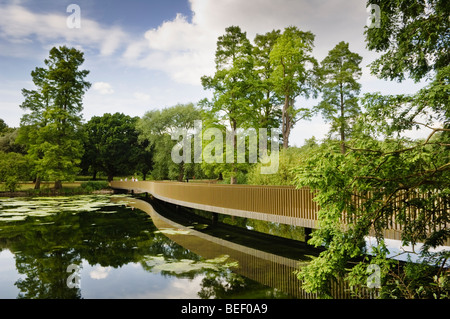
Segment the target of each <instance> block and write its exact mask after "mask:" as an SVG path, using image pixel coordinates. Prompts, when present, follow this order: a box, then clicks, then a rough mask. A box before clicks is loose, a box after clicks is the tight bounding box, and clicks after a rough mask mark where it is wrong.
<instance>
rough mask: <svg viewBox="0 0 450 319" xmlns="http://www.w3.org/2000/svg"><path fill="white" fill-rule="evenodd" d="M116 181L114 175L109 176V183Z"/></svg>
mask: <svg viewBox="0 0 450 319" xmlns="http://www.w3.org/2000/svg"><path fill="white" fill-rule="evenodd" d="M113 179H114V176H113V175H112V174H108V182H112V181H113Z"/></svg>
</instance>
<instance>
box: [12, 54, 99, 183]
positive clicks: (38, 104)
mask: <svg viewBox="0 0 450 319" xmlns="http://www.w3.org/2000/svg"><path fill="white" fill-rule="evenodd" d="M83 56H84V54H83V52H81V51H79V50H77V49H75V48H68V47H66V46H62V47H59V48H56V47H54V48H52V49H51V50H50V55H49V58H48V59H45V61H44V62H45V65H46V67H37V68H36V69H35V70H34V71H32V72H31V76H32V79H33V83H34V85H35V87H36V89H35V90H28V89H23V90H22V94H23V96H24V98H25V101H24V102H23V103H22V105H21V108H22V109H24V110H27V111H30V113H28V114H25V115H24V116H23V117H22V120H21V126H22V127H26V128H24V129H23V130H22V131H21V133H22V136H21V138H20V140H21V141H22V142H23V143H24V144H26V145H27V148H28V155H29V157H30V158H32V159H33V161H35V162H36V175H37V176H38V180H39V179H40V178H43V177H47V178H50V179H52V180H55V188H56V189H59V188H61V187H62V184H61V181H62V180H66V179H67V180H73V179H74V178H75V176H76V174H77V173H78V170H79V169H78V165H79V164H80V160H81V156H82V155H83V148H82V145H81V140H80V134H79V132H80V125H81V112H82V109H83V103H82V99H83V96H84V93H85V92H86V90H88V89H89V87H90V85H91V84H90V83H89V82H87V81H85V80H84V79H85V77H86V76H87V75H88V74H89V71H87V70H79V67H80V66H81V64H83V62H84V57H83ZM37 184H39V183H37Z"/></svg>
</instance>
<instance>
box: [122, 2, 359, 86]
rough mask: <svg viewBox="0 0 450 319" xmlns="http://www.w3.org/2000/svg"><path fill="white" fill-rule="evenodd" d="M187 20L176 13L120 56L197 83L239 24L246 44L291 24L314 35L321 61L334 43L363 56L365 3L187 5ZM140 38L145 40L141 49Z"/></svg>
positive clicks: (211, 68) (209, 71)
mask: <svg viewBox="0 0 450 319" xmlns="http://www.w3.org/2000/svg"><path fill="white" fill-rule="evenodd" d="M190 4H191V10H192V14H193V17H192V21H191V22H190V21H188V19H187V18H186V17H185V16H183V15H181V14H178V15H177V16H176V17H175V18H174V19H173V20H170V21H165V22H164V23H163V24H161V25H160V26H159V27H158V28H154V29H150V30H148V31H147V32H146V33H145V35H144V37H143V38H141V39H139V40H137V41H136V42H134V43H131V44H129V46H128V48H127V50H126V52H125V54H124V55H123V57H124V58H125V60H126V61H127V62H128V63H130V64H132V65H135V66H140V67H145V68H148V69H151V70H159V71H163V72H165V73H167V74H168V75H169V76H170V77H171V78H172V79H173V80H175V81H177V82H179V83H188V84H193V85H199V84H200V78H201V76H203V75H212V74H213V73H214V54H215V50H216V42H217V38H218V37H219V36H220V35H223V34H224V33H225V28H226V27H228V26H231V25H238V26H240V27H241V29H242V30H243V31H245V32H247V36H248V38H249V39H250V40H253V39H254V37H255V36H256V34H257V33H259V34H262V33H266V32H269V31H271V30H273V29H281V30H283V29H284V28H285V27H287V26H290V25H295V26H298V27H299V28H300V29H302V30H305V31H312V32H313V33H314V34H316V49H315V53H314V54H315V55H316V56H317V58H318V59H323V58H324V57H325V56H326V55H327V53H328V51H329V50H331V49H332V48H333V47H334V46H335V45H336V44H337V43H338V42H340V41H342V40H344V41H347V42H352V47H353V50H354V51H356V52H359V53H360V54H361V53H362V52H363V51H365V44H364V37H363V31H364V24H365V21H366V19H367V13H366V11H365V3H364V2H363V1H360V0H353V1H328V0H317V1H298V0H282V1H272V0H248V1H240V0H228V1H209V0H190ZM144 39H145V40H146V41H147V45H145V42H144Z"/></svg>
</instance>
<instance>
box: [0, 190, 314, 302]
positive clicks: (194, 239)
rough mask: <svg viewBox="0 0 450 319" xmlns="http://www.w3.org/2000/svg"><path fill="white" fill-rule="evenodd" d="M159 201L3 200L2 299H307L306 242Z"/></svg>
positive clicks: (0, 245)
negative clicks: (298, 274) (212, 221)
mask: <svg viewBox="0 0 450 319" xmlns="http://www.w3.org/2000/svg"><path fill="white" fill-rule="evenodd" d="M157 207H158V205H156V206H155V205H153V206H151V205H150V204H148V203H146V202H143V201H139V200H136V199H129V198H126V197H121V196H113V197H110V196H107V195H95V196H76V197H55V198H33V199H23V198H13V199H0V298H2V299H5V298H303V297H305V295H304V294H303V293H302V292H301V289H300V287H299V283H298V280H296V278H295V276H294V275H293V273H292V272H293V270H295V269H296V268H297V266H298V262H301V263H306V262H307V261H308V260H310V256H309V255H308V252H307V250H305V251H304V250H303V249H304V247H303V246H302V245H301V244H295V245H294V246H292V242H289V245H291V246H289V245H287V243H288V242H287V241H285V240H274V239H272V238H269V237H267V236H259V235H258V236H252V235H248V232H245V231H243V230H242V231H241V230H233V229H232V228H227V227H223V228H221V227H213V226H211V225H208V224H205V223H201V222H199V221H198V220H194V219H192V220H190V219H189V218H187V219H185V220H184V222H181V221H173V218H172V219H170V218H169V217H170V216H169V217H168V215H167V214H166V215H164V214H163V212H161V209H160V208H157ZM155 209H156V210H155ZM164 210H166V212H168V213H169V215H170V213H172V214H173V213H176V212H174V211H171V209H170V208H169V209H167V208H165V209H164ZM172 210H173V209H172ZM268 243H270V244H268ZM285 243H286V245H285ZM269 246H270V247H269ZM261 247H266V248H270V249H261ZM302 247H303V248H302ZM306 297H308V296H306Z"/></svg>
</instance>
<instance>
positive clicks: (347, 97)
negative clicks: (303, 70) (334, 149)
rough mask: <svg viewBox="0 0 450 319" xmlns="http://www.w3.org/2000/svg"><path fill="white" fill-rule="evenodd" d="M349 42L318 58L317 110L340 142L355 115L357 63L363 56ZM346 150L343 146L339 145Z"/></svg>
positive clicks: (356, 112) (346, 133)
mask: <svg viewBox="0 0 450 319" xmlns="http://www.w3.org/2000/svg"><path fill="white" fill-rule="evenodd" d="M348 47H349V44H348V43H345V42H343V41H342V42H340V43H338V44H337V45H336V46H335V47H334V48H333V49H332V50H331V51H330V52H329V53H328V55H327V57H326V58H325V59H324V60H323V61H322V62H321V66H320V69H319V75H320V79H321V82H322V86H321V91H322V95H323V96H322V101H321V102H320V103H319V105H317V107H316V110H318V111H320V112H321V113H322V115H323V117H324V119H325V120H327V121H329V122H331V132H333V133H334V132H338V133H339V135H340V139H341V141H342V142H344V141H345V138H346V137H347V136H348V135H349V134H350V127H351V121H352V120H353V119H354V118H355V117H356V116H357V115H358V113H359V112H360V108H359V105H358V97H357V95H358V94H359V91H360V88H361V85H360V84H359V83H358V82H356V80H357V79H359V78H360V77H361V74H362V72H361V68H360V66H359V64H360V63H361V61H362V57H361V56H360V55H358V54H357V53H353V52H351V51H350V50H349V48H348ZM342 151H343V152H345V149H342Z"/></svg>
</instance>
